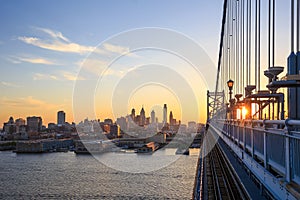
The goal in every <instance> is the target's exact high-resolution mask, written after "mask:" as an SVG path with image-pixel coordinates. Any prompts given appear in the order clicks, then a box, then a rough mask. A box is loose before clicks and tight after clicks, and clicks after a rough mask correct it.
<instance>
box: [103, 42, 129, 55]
mask: <svg viewBox="0 0 300 200" xmlns="http://www.w3.org/2000/svg"><path fill="white" fill-rule="evenodd" d="M103 46H104V49H105V50H107V51H109V52H112V53H118V54H125V53H128V52H129V48H128V47H122V46H118V45H113V44H109V43H104V44H103Z"/></svg>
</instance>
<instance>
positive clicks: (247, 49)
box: [246, 0, 251, 85]
mask: <svg viewBox="0 0 300 200" xmlns="http://www.w3.org/2000/svg"><path fill="white" fill-rule="evenodd" d="M250 1H251V0H250ZM246 7H247V8H246V16H247V17H246V21H247V24H246V38H247V42H246V85H248V84H249V80H248V74H249V72H248V69H249V0H247V6H246Z"/></svg>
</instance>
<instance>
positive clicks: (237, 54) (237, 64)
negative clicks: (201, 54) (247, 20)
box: [235, 0, 240, 93]
mask: <svg viewBox="0 0 300 200" xmlns="http://www.w3.org/2000/svg"><path fill="white" fill-rule="evenodd" d="M239 20H240V19H239V1H238V0H237V1H236V30H235V32H236V33H235V36H236V81H237V83H238V84H237V85H238V86H237V93H240V70H239V68H240V66H239V55H240V54H239V37H240V35H239Z"/></svg>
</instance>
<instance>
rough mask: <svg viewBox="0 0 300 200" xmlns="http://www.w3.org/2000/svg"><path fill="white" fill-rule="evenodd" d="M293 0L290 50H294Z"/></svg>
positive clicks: (292, 4) (292, 2)
mask: <svg viewBox="0 0 300 200" xmlns="http://www.w3.org/2000/svg"><path fill="white" fill-rule="evenodd" d="M294 8H295V6H294V0H291V52H294V32H295V30H294V25H295V21H294V15H295V14H294Z"/></svg>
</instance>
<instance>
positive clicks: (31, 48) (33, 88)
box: [0, 0, 290, 126]
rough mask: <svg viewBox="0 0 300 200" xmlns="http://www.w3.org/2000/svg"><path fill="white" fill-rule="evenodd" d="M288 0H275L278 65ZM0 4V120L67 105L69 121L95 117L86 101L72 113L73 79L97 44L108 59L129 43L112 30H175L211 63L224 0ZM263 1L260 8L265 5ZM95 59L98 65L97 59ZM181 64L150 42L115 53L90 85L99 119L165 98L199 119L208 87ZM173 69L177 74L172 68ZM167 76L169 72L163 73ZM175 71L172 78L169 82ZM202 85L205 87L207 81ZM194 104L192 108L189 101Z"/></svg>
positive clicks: (283, 53)
mask: <svg viewBox="0 0 300 200" xmlns="http://www.w3.org/2000/svg"><path fill="white" fill-rule="evenodd" d="M286 2H287V1H286V0H278V1H277V10H278V14H277V16H280V18H278V23H277V27H276V29H277V35H276V38H277V41H276V45H277V46H278V49H277V50H276V55H277V57H276V64H277V65H282V66H286V58H287V56H288V54H289V34H290V33H289V31H288V30H289V23H288V22H289V21H288V17H289V4H288V3H286ZM0 4H1V6H0V25H1V32H0V91H1V96H0V126H2V123H3V122H6V121H7V120H8V118H9V117H10V116H13V117H14V118H15V119H16V118H19V117H22V118H26V117H27V116H33V115H35V116H42V117H43V121H44V124H47V123H48V122H56V113H57V111H59V110H64V111H65V112H66V113H67V121H69V122H72V121H73V120H75V121H76V122H78V121H79V120H80V118H84V117H89V118H93V115H92V114H91V115H90V113H85V112H84V111H85V108H84V107H82V108H80V109H78V110H77V112H80V113H81V115H78V117H75V118H76V119H74V118H73V114H74V112H73V105H72V99H73V90H74V84H75V80H77V81H78V82H80V84H85V83H86V82H88V81H89V78H88V77H84V76H81V72H80V70H82V69H83V68H85V67H86V69H87V68H88V67H89V66H90V63H89V62H90V61H94V60H93V59H91V58H92V56H93V55H94V54H95V50H96V51H97V50H98V51H99V52H98V53H99V55H101V56H100V57H99V60H97V62H98V61H99V62H102V61H103V62H102V65H106V64H107V63H109V60H105V59H104V58H103V56H105V55H113V54H116V53H120V52H121V53H122V51H123V50H126V48H129V47H127V46H123V45H120V44H119V43H110V38H112V37H115V36H116V35H118V34H120V33H122V32H124V31H129V30H132V29H141V28H144V27H157V28H163V29H168V30H173V31H175V32H178V33H181V34H183V35H185V36H187V37H189V38H191V39H192V40H193V41H195V42H196V43H197V44H198V45H199V46H200V47H201V48H202V49H203V50H204V51H205V52H206V54H205V55H207V56H208V57H209V58H210V62H208V63H207V66H214V67H216V63H217V55H218V48H219V36H220V28H221V18H222V7H223V0H211V1H203V0H189V1H179V0H165V1H159V0H151V1H146V0H124V1H117V0H89V1H67V0H60V1H58V0H45V1H40V0H29V1H17V0H2V1H1V2H0ZM262 9H263V11H265V10H266V5H263V8H262ZM263 15H264V14H263ZM263 17H265V16H263ZM262 31H266V30H262ZM145 39H146V38H145ZM99 44H102V46H101V47H102V49H99V48H97V49H95V47H97V46H98V45H99ZM100 50H101V52H100ZM263 54H265V53H263ZM97 55H98V54H97ZM88 56H89V57H88ZM87 57H88V58H87ZM262 57H263V56H262ZM150 58H151V59H150ZM89 59H90V60H89ZM101 59H103V60H101ZM104 61H105V62H104ZM153 63H155V64H153ZM96 64H97V66H98V64H99V63H96ZM264 64H265V61H263V64H262V68H264V66H266V65H264ZM100 65H101V63H100ZM185 65H187V63H184V62H182V60H181V59H178V58H176V56H175V57H174V56H172V55H170V54H167V53H163V52H159V53H158V52H151V50H145V51H142V52H135V53H133V54H131V55H128V56H127V57H124V58H122V59H120V60H118V62H115V63H114V65H112V66H111V68H110V70H109V71H107V72H106V73H105V74H102V79H101V80H100V82H97V83H98V85H97V86H95V88H96V90H92V91H93V93H92V94H91V95H93V96H94V97H95V102H94V103H95V105H94V107H95V113H96V117H97V118H100V119H101V120H103V119H104V118H108V117H109V118H115V117H119V116H120V115H126V114H127V113H129V112H130V110H131V108H132V107H135V108H136V111H137V112H139V111H140V109H141V107H142V106H144V107H145V110H146V115H148V116H150V112H151V110H152V109H154V110H156V111H157V112H158V111H159V109H160V106H161V107H162V106H163V103H167V104H168V108H169V111H170V110H172V111H173V114H174V116H175V118H179V119H180V118H184V122H187V121H189V120H195V121H202V122H204V121H205V117H206V105H205V98H206V97H205V95H206V90H207V89H209V88H207V85H206V84H205V83H204V82H205V81H203V80H196V79H197V77H196V76H195V77H194V75H195V74H194V73H192V72H191V71H189V72H190V74H189V73H188V72H185V70H184V69H186V68H185ZM82 66H83V67H82ZM125 66H127V67H125ZM137 66H142V67H141V68H139V69H138V70H136V71H134V72H135V73H131V71H132V68H134V67H137ZM147 66H148V68H147ZM164 66H165V68H164ZM170 66H172V67H174V68H172V70H173V71H172V70H170V69H169V68H168V67H170ZM89 69H90V68H89ZM149 69H151V70H149ZM157 69H158V70H159V72H158V74H160V75H159V76H162V77H165V78H164V79H161V80H155V81H153V82H154V83H153V84H150V85H149V82H151V80H152V79H153V78H150V79H149V80H148V82H147V83H146V82H139V81H138V80H140V79H143V80H144V79H145V78H146V76H145V77H143V76H138V75H137V74H138V73H137V72H141V74H144V75H145V74H148V75H149V76H150V77H157V74H155V73H154V72H155V70H157ZM164 69H166V70H165V71H163V70H164ZM92 70H94V68H93V69H92ZM143 70H144V71H143ZM147 70H148V71H147ZM171 71H172V72H174V71H175V72H177V74H176V73H174V74H173V75H172V73H171ZM96 72H97V70H96ZM125 72H126V73H125ZM124 73H125V75H126V76H125V75H124ZM178 74H179V75H180V76H178ZM202 75H203V76H206V77H204V79H209V80H214V79H215V74H202ZM169 76H172V77H173V79H172V80H171V79H170V80H168V77H169ZM176 76H178V77H176ZM97 77H98V78H99V75H98V76H97ZM174 77H175V78H174ZM188 77H190V78H188ZM181 78H183V79H182V80H181ZM174 79H176V80H178V81H177V82H176V83H175V82H174V83H173V82H172V81H173V80H174ZM187 79H189V80H187ZM128 80H131V81H132V80H134V81H133V82H134V83H136V84H137V85H135V86H133V85H131V82H129V81H128ZM166 80H167V81H166ZM101 81H103V82H101ZM157 81H158V82H159V81H166V84H167V83H170V84H173V85H172V87H173V88H176V89H174V90H173V89H171V90H170V88H168V87H165V86H166V84H165V85H164V84H162V85H160V84H157ZM182 81H183V82H184V81H186V82H187V84H186V85H185V83H183V82H182ZM197 81H198V82H197ZM110 83H111V84H110ZM121 83H122V84H121ZM101 84H102V85H101ZM112 84H113V86H114V87H113V88H114V89H116V90H114V91H116V93H112V94H111V95H108V96H110V97H112V101H111V99H109V98H108V99H106V97H107V95H106V94H108V93H109V90H110V89H109V87H112ZM105 85H106V86H105ZM189 85H193V86H192V87H190V86H189ZM87 86H88V84H87ZM142 86H143V87H142ZM170 87H171V86H170ZM208 87H211V86H210V84H209V86H208ZM95 88H94V89H95ZM124 88H126V89H124ZM141 88H142V89H141ZM189 89H190V91H189ZM210 89H212V88H210ZM127 90H128V91H127ZM176 90H177V91H176ZM86 91H88V89H87V90H86ZM114 91H113V92H114ZM195 91H196V93H197V94H195V99H193V98H194V97H193V96H192V97H191V98H189V100H187V99H184V98H187V97H190V96H189V94H194V93H195ZM118 92H119V93H118ZM122 92H123V93H126V94H128V95H127V96H126V98H127V99H126V98H125V96H122V95H121V94H120V93H122ZM184 92H187V93H184ZM188 92H191V93H188ZM178 93H180V95H179V94H178ZM82 95H83V96H84V95H85V94H84V93H82ZM118 95H120V96H118ZM123 97H124V98H125V99H123ZM189 101H190V102H189ZM195 102H196V104H197V105H196V104H195ZM199 102H200V103H199ZM109 104H110V105H109ZM198 104H199V105H198ZM194 105H196V106H198V108H197V107H196V108H195V107H192V106H194ZM110 106H112V107H113V109H111V107H110ZM197 110H198V111H197ZM158 115H159V116H161V114H158ZM160 120H161V119H160Z"/></svg>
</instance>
